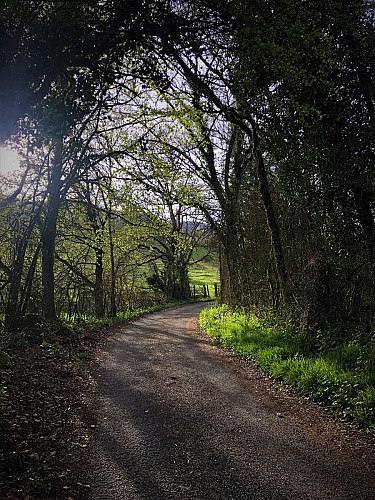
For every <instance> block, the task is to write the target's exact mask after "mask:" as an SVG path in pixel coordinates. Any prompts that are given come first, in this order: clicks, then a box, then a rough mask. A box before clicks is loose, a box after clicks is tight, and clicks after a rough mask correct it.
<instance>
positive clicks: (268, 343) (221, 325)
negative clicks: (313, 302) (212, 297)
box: [200, 306, 375, 432]
mask: <svg viewBox="0 0 375 500" xmlns="http://www.w3.org/2000/svg"><path fill="white" fill-rule="evenodd" d="M200 322H201V325H202V327H203V328H204V329H205V330H206V332H207V333H208V334H209V335H210V336H211V337H213V338H215V339H217V340H218V341H219V342H220V343H221V344H222V345H224V346H226V347H229V348H231V349H233V350H234V351H235V352H237V353H238V354H240V355H242V356H245V357H247V358H248V359H250V360H252V361H253V362H254V363H256V364H257V365H258V366H259V367H261V368H262V369H264V370H265V371H267V372H268V373H270V374H271V375H272V376H273V377H275V378H280V379H283V380H285V381H286V382H287V383H288V384H290V385H292V386H293V387H295V388H296V389H298V391H300V392H301V393H303V394H306V395H308V396H309V397H310V398H311V399H312V400H313V401H317V402H319V403H321V404H324V405H326V406H331V407H334V408H336V409H338V410H339V411H341V412H342V413H343V414H345V415H348V416H351V417H353V418H355V419H356V420H357V421H358V422H360V423H361V424H362V425H364V426H365V427H368V428H369V429H370V430H372V431H373V432H375V349H374V347H369V346H364V345H361V344H360V343H359V342H358V340H356V339H355V336H354V335H352V336H350V335H348V333H345V334H342V335H339V332H338V331H325V332H320V333H319V334H318V335H317V336H315V337H314V336H307V335H302V334H300V333H298V332H296V331H295V330H294V329H293V328H291V327H290V326H285V325H284V326H283V327H280V326H273V325H271V324H270V322H269V321H267V320H265V319H262V318H260V317H257V316H255V315H250V314H244V313H243V312H241V311H231V310H230V309H229V308H228V307H227V306H215V307H213V308H208V309H205V310H204V311H203V312H202V313H201V317H200Z"/></svg>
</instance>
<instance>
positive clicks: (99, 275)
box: [94, 247, 105, 318]
mask: <svg viewBox="0 0 375 500" xmlns="http://www.w3.org/2000/svg"><path fill="white" fill-rule="evenodd" d="M103 254H104V252H103V249H102V248H98V247H97V248H95V255H96V261H95V287H94V300H95V315H96V316H97V317H98V318H103V317H104V315H105V311H104V289H103Z"/></svg>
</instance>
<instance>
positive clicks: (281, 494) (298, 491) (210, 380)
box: [88, 305, 375, 500]
mask: <svg viewBox="0 0 375 500" xmlns="http://www.w3.org/2000/svg"><path fill="white" fill-rule="evenodd" d="M201 308H202V306H201V305H190V306H185V307H182V308H178V309H173V310H168V311H165V312H162V313H157V314H153V315H150V316H147V317H144V318H143V319H140V320H138V321H136V322H134V323H132V324H130V325H127V326H125V327H123V328H122V329H121V331H120V332H119V334H118V335H116V337H115V338H114V339H113V340H111V341H110V342H109V343H108V345H107V352H106V353H104V355H103V357H102V360H101V363H100V368H99V369H98V370H97V373H96V379H97V383H98V389H99V394H100V395H99V400H98V401H96V402H95V406H96V408H97V417H98V422H99V423H98V426H97V429H96V431H95V432H94V439H93V442H92V444H91V448H90V450H89V455H90V462H91V466H90V467H91V468H90V469H89V475H88V478H89V479H88V482H89V483H90V485H91V487H90V492H91V493H90V498H91V499H95V500H104V499H105V500H115V499H116V500H117V499H118V500H120V499H121V500H130V499H150V500H151V499H152V500H157V499H197V500H209V499H215V500H220V499H223V500H224V499H225V500H228V499H246V500H250V499H253V500H258V499H265V500H270V499H277V500H282V499H288V500H291V499H299V500H300V499H304V500H305V499H324V500H329V499H340V500H341V499H353V500H361V499H373V498H374V489H373V487H374V485H375V483H374V482H373V480H374V479H373V478H374V476H373V472H374V470H373V469H371V470H366V469H364V466H365V465H367V466H368V467H372V466H373V462H372V464H371V463H370V459H371V457H370V456H369V453H371V438H369V439H367V437H366V436H363V438H361V434H359V433H358V435H356V434H355V432H356V431H354V430H353V433H354V434H353V435H355V441H353V439H354V438H353V435H352V434H351V430H350V428H349V427H348V426H347V425H345V424H341V423H340V422H333V421H332V417H327V418H325V417H326V416H325V414H324V412H323V410H321V409H320V408H317V407H316V406H315V405H311V404H309V403H307V402H306V401H304V400H303V398H298V397H296V396H294V395H291V394H290V393H288V391H286V390H284V388H283V386H282V385H280V384H277V383H275V382H272V381H269V380H268V381H267V380H264V377H261V376H260V375H259V373H258V372H256V370H254V369H252V368H251V367H248V366H247V365H246V366H245V363H242V362H241V361H239V360H238V359H237V358H235V357H234V356H232V355H230V354H229V353H225V352H223V351H222V350H220V349H218V348H217V347H215V346H213V345H212V344H211V342H210V341H209V340H208V339H205V338H204V337H203V336H202V335H201V334H200V333H199V332H198V331H197V327H196V325H197V324H196V317H197V314H198V312H199V310H200V309H201ZM262 378H263V380H262ZM330 426H331V427H330ZM337 428H339V430H337ZM353 442H355V446H352V443H353ZM353 462H355V463H357V465H358V467H356V466H355V465H353ZM371 483H372V484H371Z"/></svg>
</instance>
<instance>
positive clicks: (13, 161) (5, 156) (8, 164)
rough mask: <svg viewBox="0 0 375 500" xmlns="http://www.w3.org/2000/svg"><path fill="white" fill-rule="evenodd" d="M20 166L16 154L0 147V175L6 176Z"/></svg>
mask: <svg viewBox="0 0 375 500" xmlns="http://www.w3.org/2000/svg"><path fill="white" fill-rule="evenodd" d="M19 166H20V159H19V156H18V154H17V153H16V152H15V151H12V150H11V149H7V148H4V147H0V175H7V174H9V173H11V172H13V171H14V170H17V169H18V168H19Z"/></svg>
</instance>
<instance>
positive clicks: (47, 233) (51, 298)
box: [41, 141, 63, 322]
mask: <svg viewBox="0 0 375 500" xmlns="http://www.w3.org/2000/svg"><path fill="white" fill-rule="evenodd" d="M62 162H63V144H62V141H61V142H59V143H58V144H57V145H56V148H55V154H54V158H53V164H52V172H51V178H50V182H49V186H48V203H47V214H46V218H45V222H44V228H43V232H42V238H41V246H42V286H43V292H42V297H43V316H44V318H45V319H46V320H47V321H51V322H53V321H56V319H57V317H56V306H55V275H54V254H55V242H56V226H57V217H58V213H59V208H60V203H61V192H60V190H61V187H62V180H61V176H62Z"/></svg>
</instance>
